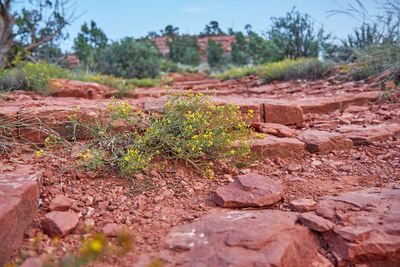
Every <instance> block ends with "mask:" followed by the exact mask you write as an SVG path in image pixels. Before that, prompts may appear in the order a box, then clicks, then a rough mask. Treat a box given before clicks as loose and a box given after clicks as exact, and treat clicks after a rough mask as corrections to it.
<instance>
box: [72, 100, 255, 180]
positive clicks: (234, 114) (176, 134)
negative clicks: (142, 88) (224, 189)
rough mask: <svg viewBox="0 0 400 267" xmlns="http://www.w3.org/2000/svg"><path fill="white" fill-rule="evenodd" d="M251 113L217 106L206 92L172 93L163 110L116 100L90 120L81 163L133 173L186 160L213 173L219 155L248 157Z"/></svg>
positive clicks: (204, 171)
mask: <svg viewBox="0 0 400 267" xmlns="http://www.w3.org/2000/svg"><path fill="white" fill-rule="evenodd" d="M251 116H252V115H251V111H250V113H249V114H248V115H247V116H245V118H243V117H242V115H241V113H240V111H239V107H237V106H234V105H232V104H228V105H219V106H217V105H216V104H214V103H212V102H211V101H210V98H209V97H206V96H203V95H202V94H193V93H188V94H177V95H174V96H171V97H169V99H168V101H167V103H166V104H165V107H164V108H163V110H162V113H161V114H158V115H157V114H149V115H146V114H144V113H143V112H141V111H139V112H134V111H133V108H132V107H131V106H130V105H128V104H127V103H125V102H117V101H115V100H112V101H111V102H110V104H109V106H108V110H107V111H105V112H104V113H103V115H102V116H101V119H98V120H97V121H96V122H93V123H89V124H86V125H85V126H86V127H88V128H89V129H90V130H91V131H92V133H93V136H94V142H92V144H90V145H89V147H88V149H87V150H85V151H82V153H81V160H80V165H82V166H85V167H86V168H88V169H97V170H99V169H104V170H105V169H110V168H111V169H117V170H119V172H120V173H121V174H122V175H124V176H130V175H134V174H135V173H137V172H140V171H141V170H143V169H144V168H146V167H148V166H149V165H152V163H154V162H155V161H157V160H163V159H172V160H184V161H185V162H187V163H190V164H192V165H193V166H195V167H196V168H199V169H200V170H202V171H203V173H204V174H205V175H207V176H208V177H213V176H214V172H213V171H212V168H211V166H212V165H213V163H212V161H213V160H214V159H216V158H219V157H224V158H241V157H247V154H248V153H249V147H248V146H247V145H246V144H245V142H244V140H245V138H246V136H248V135H249V134H250V133H251V130H250V127H249V126H248V122H247V121H248V120H250V119H251ZM76 117H78V118H79V116H76ZM76 123H79V122H78V121H77V122H76ZM122 130H125V131H122Z"/></svg>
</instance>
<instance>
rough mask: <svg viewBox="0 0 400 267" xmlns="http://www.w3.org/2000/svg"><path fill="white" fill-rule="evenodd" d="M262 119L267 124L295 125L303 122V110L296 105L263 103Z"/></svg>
mask: <svg viewBox="0 0 400 267" xmlns="http://www.w3.org/2000/svg"><path fill="white" fill-rule="evenodd" d="M263 107H264V118H265V122H267V123H278V124H284V125H296V124H300V123H301V122H302V121H303V110H302V109H301V108H300V107H299V106H298V105H296V104H292V105H290V104H289V105H288V104H280V103H274V102H273V101H268V102H264V103H263Z"/></svg>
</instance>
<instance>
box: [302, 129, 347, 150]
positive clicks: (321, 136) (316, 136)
mask: <svg viewBox="0 0 400 267" xmlns="http://www.w3.org/2000/svg"><path fill="white" fill-rule="evenodd" d="M297 138H299V139H300V140H301V141H303V142H304V143H306V146H307V150H308V151H309V152H311V153H316V152H319V153H328V152H330V151H332V150H338V151H339V150H345V149H350V148H352V147H353V142H352V141H351V140H350V139H349V138H347V137H346V136H345V135H342V134H338V133H330V132H325V131H318V130H307V131H305V132H302V133H301V134H299V135H298V137H297Z"/></svg>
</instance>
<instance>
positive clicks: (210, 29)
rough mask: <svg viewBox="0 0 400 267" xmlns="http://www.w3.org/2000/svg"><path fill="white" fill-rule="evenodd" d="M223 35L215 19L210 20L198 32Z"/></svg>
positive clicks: (204, 34) (202, 34)
mask: <svg viewBox="0 0 400 267" xmlns="http://www.w3.org/2000/svg"><path fill="white" fill-rule="evenodd" d="M218 35H225V33H224V32H223V31H222V30H221V28H220V27H219V24H218V22H217V21H215V20H212V21H210V23H209V24H207V25H206V26H205V27H204V31H203V32H201V33H200V36H218Z"/></svg>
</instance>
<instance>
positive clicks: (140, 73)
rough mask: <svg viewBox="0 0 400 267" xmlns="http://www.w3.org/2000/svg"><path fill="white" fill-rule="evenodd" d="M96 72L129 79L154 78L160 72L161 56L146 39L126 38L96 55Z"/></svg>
mask: <svg viewBox="0 0 400 267" xmlns="http://www.w3.org/2000/svg"><path fill="white" fill-rule="evenodd" d="M96 57H97V62H99V63H98V70H99V71H100V72H101V73H103V74H109V75H113V76H117V77H123V78H126V79H129V78H155V77H157V76H158V75H159V73H160V71H161V58H162V57H161V54H160V51H159V50H158V48H157V46H156V45H155V44H154V43H153V42H151V41H149V40H147V39H137V40H135V39H133V38H131V37H126V38H124V39H122V40H121V41H119V42H113V43H112V44H111V45H108V46H107V47H106V48H104V49H102V50H99V52H98V53H97V56H96Z"/></svg>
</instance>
